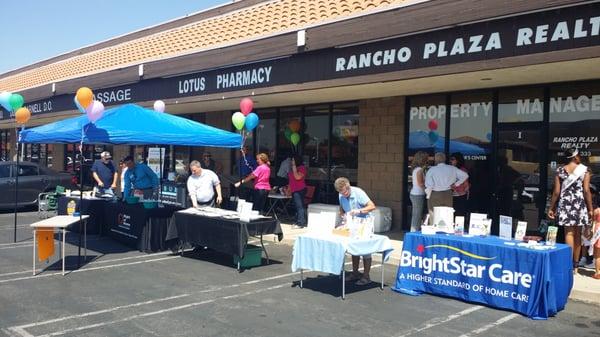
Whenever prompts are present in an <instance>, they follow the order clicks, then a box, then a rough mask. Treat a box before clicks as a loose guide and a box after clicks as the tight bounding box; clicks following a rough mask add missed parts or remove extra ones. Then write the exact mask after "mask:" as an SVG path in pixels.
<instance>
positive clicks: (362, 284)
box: [354, 277, 371, 286]
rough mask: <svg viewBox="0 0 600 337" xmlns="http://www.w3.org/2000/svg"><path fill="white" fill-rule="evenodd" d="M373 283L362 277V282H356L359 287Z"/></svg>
mask: <svg viewBox="0 0 600 337" xmlns="http://www.w3.org/2000/svg"><path fill="white" fill-rule="evenodd" d="M369 283H371V279H369V278H366V277H361V278H360V280H358V281H356V283H354V284H356V285H357V286H366V285H367V284H369Z"/></svg>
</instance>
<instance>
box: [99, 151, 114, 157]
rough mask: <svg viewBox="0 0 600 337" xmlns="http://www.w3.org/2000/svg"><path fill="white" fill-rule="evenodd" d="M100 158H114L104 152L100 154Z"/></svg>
mask: <svg viewBox="0 0 600 337" xmlns="http://www.w3.org/2000/svg"><path fill="white" fill-rule="evenodd" d="M100 158H108V159H110V158H112V156H111V155H110V152H108V151H104V152H102V153H100Z"/></svg>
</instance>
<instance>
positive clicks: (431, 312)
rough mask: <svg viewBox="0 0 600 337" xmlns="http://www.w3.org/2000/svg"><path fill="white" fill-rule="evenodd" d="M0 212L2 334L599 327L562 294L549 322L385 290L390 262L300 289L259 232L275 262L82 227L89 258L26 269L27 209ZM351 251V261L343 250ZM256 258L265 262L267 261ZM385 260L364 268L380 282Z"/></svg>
mask: <svg viewBox="0 0 600 337" xmlns="http://www.w3.org/2000/svg"><path fill="white" fill-rule="evenodd" d="M12 219H13V218H12V214H10V213H5V214H0V304H1V305H0V335H6V336H477V335H479V336H532V337H533V336H565V335H571V336H598V331H599V329H600V316H599V315H598V312H600V307H598V306H595V305H592V304H586V303H583V302H577V301H573V300H571V301H569V303H568V305H567V308H566V310H564V311H562V312H560V313H559V314H558V316H556V317H553V318H551V319H549V320H547V321H534V320H531V319H528V318H526V317H523V316H521V315H519V314H515V313H511V312H507V311H501V310H496V309H492V308H488V307H484V306H479V305H476V304H471V303H465V302H461V301H457V300H453V299H446V298H440V297H434V296H429V295H423V296H418V297H411V296H406V295H401V294H398V293H395V292H393V291H392V290H391V289H390V285H392V284H393V280H394V276H395V272H396V266H394V265H387V266H386V278H385V285H386V286H385V289H384V290H383V291H382V290H380V289H379V288H378V286H379V283H372V284H371V285H369V286H365V287H359V286H354V285H349V286H348V287H347V297H346V300H342V299H341V297H340V295H341V286H340V280H339V278H338V277H337V276H330V275H326V274H319V273H312V272H311V273H308V274H307V276H308V280H307V281H305V284H304V285H305V287H304V288H303V289H301V288H299V286H298V280H299V273H292V272H291V269H290V264H291V247H290V246H289V245H286V244H282V243H275V242H273V240H272V239H271V240H269V239H268V238H267V243H268V246H267V249H268V250H269V255H270V256H271V259H272V261H271V262H272V263H271V264H269V265H266V264H263V265H262V266H260V267H254V268H251V269H247V270H244V271H243V272H241V273H238V272H237V270H236V269H235V267H234V265H233V262H232V258H231V257H230V256H225V255H222V254H219V253H215V252H213V251H197V252H193V251H188V252H186V253H185V254H184V256H180V255H172V254H171V253H170V252H160V253H155V254H145V253H141V252H137V251H132V250H131V249H129V248H127V247H124V246H122V245H120V244H118V243H116V242H114V241H113V240H112V239H110V238H108V237H99V236H90V237H89V244H88V247H89V252H88V253H89V255H90V257H89V259H88V261H87V262H86V263H85V264H84V265H83V266H82V267H81V268H79V269H77V268H76V263H77V261H76V260H77V259H76V254H77V247H76V243H77V239H78V236H77V235H76V234H72V235H69V237H68V241H69V245H68V247H67V254H68V255H69V257H68V258H67V264H68V269H69V270H70V272H69V273H68V274H67V275H66V276H61V275H60V263H59V262H58V261H57V260H56V259H54V260H52V261H51V263H50V264H42V266H43V267H47V268H46V269H45V270H40V271H39V274H38V275H37V276H32V270H31V263H32V259H31V254H32V241H31V232H30V230H29V228H28V227H27V224H28V223H31V222H33V221H35V220H36V219H37V217H36V214H35V213H33V212H23V213H21V214H19V225H18V227H19V228H18V242H17V243H13V242H12V235H13V229H12V224H13V222H12V221H13V220H12ZM348 261H349V259H348ZM263 262H264V261H263ZM379 268H381V266H380V265H377V264H376V266H375V268H374V270H373V274H372V279H373V280H374V281H377V282H378V281H379V271H380V269H379Z"/></svg>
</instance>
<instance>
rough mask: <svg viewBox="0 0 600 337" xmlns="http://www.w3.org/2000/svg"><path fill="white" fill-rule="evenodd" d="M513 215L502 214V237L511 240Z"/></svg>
mask: <svg viewBox="0 0 600 337" xmlns="http://www.w3.org/2000/svg"><path fill="white" fill-rule="evenodd" d="M512 222H513V220H512V217H509V216H506V215H501V216H500V238H502V239H506V240H511V239H512Z"/></svg>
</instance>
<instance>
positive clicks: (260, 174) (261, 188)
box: [235, 153, 271, 213]
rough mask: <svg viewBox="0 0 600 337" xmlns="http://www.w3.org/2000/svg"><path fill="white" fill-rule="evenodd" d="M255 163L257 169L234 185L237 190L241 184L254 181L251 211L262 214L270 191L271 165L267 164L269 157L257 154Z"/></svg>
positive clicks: (264, 154)
mask: <svg viewBox="0 0 600 337" xmlns="http://www.w3.org/2000/svg"><path fill="white" fill-rule="evenodd" d="M256 163H257V164H258V167H256V169H255V170H254V171H252V173H250V174H249V175H248V176H247V177H246V178H244V179H242V180H240V181H238V182H237V183H235V187H236V188H238V187H240V185H242V184H243V183H245V182H247V181H250V180H252V179H255V181H254V198H253V199H252V201H253V202H254V205H253V207H252V208H253V209H254V210H257V211H259V212H261V213H263V212H264V208H265V204H266V203H267V198H268V196H269V191H270V190H271V184H269V178H270V177H271V167H270V165H271V163H270V162H269V156H267V154H266V153H259V154H258V155H256Z"/></svg>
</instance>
